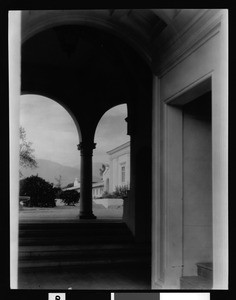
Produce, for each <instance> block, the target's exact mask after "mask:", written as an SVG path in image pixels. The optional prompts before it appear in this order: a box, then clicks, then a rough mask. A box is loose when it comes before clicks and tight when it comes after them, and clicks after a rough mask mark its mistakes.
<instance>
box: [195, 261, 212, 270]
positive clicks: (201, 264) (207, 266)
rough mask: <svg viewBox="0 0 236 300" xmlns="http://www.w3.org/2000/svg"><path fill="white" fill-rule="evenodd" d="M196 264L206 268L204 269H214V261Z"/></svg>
mask: <svg viewBox="0 0 236 300" xmlns="http://www.w3.org/2000/svg"><path fill="white" fill-rule="evenodd" d="M196 265H197V266H198V267H200V268H204V269H207V270H210V271H212V270H213V263H211V262H203V263H197V264H196Z"/></svg>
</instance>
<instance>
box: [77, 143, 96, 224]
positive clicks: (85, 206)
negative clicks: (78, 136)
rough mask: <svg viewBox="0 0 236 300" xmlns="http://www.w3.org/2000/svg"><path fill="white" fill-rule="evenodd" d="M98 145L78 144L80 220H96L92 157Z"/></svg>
mask: <svg viewBox="0 0 236 300" xmlns="http://www.w3.org/2000/svg"><path fill="white" fill-rule="evenodd" d="M95 147H96V144H95V143H93V142H91V141H83V142H81V143H79V144H78V150H80V157H81V166H80V214H79V218H80V219H96V216H95V215H94V214H93V209H92V156H93V149H95Z"/></svg>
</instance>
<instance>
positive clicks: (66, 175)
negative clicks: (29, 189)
mask: <svg viewBox="0 0 236 300" xmlns="http://www.w3.org/2000/svg"><path fill="white" fill-rule="evenodd" d="M37 162H38V168H35V169H30V168H28V169H22V173H23V175H24V177H28V176H31V175H37V174H38V176H40V177H42V178H43V179H45V180H46V181H49V182H51V183H57V181H56V180H55V178H59V176H60V175H61V179H62V180H61V181H62V186H66V185H67V184H68V183H72V182H74V180H75V178H78V180H79V179H80V169H79V167H78V166H76V167H69V166H64V165H61V164H59V163H56V162H53V161H51V160H46V159H37ZM101 166H102V163H94V164H93V174H94V176H93V181H100V175H99V168H101Z"/></svg>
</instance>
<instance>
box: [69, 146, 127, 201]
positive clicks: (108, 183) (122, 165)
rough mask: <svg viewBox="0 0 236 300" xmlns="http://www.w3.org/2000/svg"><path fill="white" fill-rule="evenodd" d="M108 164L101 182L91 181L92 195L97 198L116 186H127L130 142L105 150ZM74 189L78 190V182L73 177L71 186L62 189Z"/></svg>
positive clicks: (110, 191) (111, 190) (112, 190)
mask: <svg viewBox="0 0 236 300" xmlns="http://www.w3.org/2000/svg"><path fill="white" fill-rule="evenodd" d="M107 154H108V155H109V166H107V165H106V169H105V171H104V172H103V175H102V181H101V182H93V185H92V197H93V199H96V198H99V197H101V196H102V195H103V193H104V192H108V193H112V192H114V191H115V189H116V187H117V186H127V185H128V186H129V184H130V142H127V143H125V144H122V145H120V146H118V147H116V148H114V149H112V150H110V151H108V152H107ZM70 190H76V191H77V192H78V193H79V192H80V182H79V181H78V178H75V181H74V185H73V186H72V187H66V188H64V189H63V191H70Z"/></svg>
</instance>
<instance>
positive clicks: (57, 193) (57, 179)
mask: <svg viewBox="0 0 236 300" xmlns="http://www.w3.org/2000/svg"><path fill="white" fill-rule="evenodd" d="M55 180H56V182H57V183H56V184H55V186H54V190H55V192H56V198H60V196H61V192H62V189H61V181H62V176H61V175H59V177H58V178H57V177H55Z"/></svg>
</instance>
